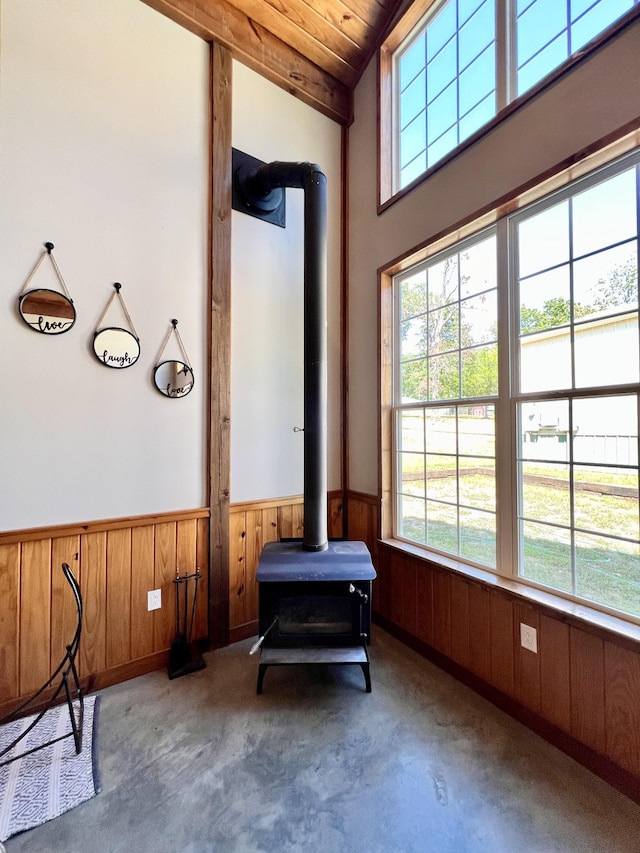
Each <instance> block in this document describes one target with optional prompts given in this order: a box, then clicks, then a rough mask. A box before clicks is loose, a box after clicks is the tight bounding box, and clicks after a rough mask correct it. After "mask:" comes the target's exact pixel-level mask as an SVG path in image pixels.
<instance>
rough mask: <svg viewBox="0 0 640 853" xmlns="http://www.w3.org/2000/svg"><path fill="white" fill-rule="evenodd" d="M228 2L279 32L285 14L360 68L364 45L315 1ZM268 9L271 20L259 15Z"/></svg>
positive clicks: (300, 27)
mask: <svg viewBox="0 0 640 853" xmlns="http://www.w3.org/2000/svg"><path fill="white" fill-rule="evenodd" d="M208 2H210V3H215V0H208ZM228 2H229V3H231V4H232V5H233V6H236V7H237V8H238V9H240V10H241V11H242V12H244V13H245V14H246V15H248V16H249V17H250V18H253V19H254V20H256V21H259V23H261V24H262V25H263V26H265V27H267V29H268V30H270V31H271V32H272V33H275V34H276V35H280V32H279V28H280V27H282V25H283V22H282V19H283V18H284V19H285V20H286V21H288V22H290V23H291V24H293V25H294V26H296V27H298V29H300V30H302V32H303V33H304V34H305V36H306V37H309V38H312V39H314V40H315V41H317V42H319V43H320V44H322V45H324V47H326V48H329V50H331V51H332V53H335V54H336V55H337V56H339V57H341V58H342V59H344V60H345V61H346V62H347V63H348V64H349V65H351V66H352V67H353V68H355V69H356V70H357V69H359V67H360V61H361V58H362V47H361V45H360V44H359V43H358V42H357V41H355V40H354V39H353V38H351V36H350V35H349V33H348V32H347V31H345V30H344V29H343V28H342V27H341V26H340V25H339V24H338V26H336V25H335V24H334V23H333V22H332V21H329V20H328V19H327V18H326V17H325V16H324V15H321V14H320V13H319V12H318V10H317V9H316V8H315V5H316V4H313V5H311V4H309V3H307V2H305V0H228ZM324 6H325V8H327V9H329V8H332V6H333V3H328V2H325V3H324ZM269 10H273V12H272V13H271V15H270V18H271V20H269V21H267V20H263V19H261V18H259V17H258V15H259V14H262V15H264V16H265V17H266V16H267V14H268V12H269ZM272 22H273V24H272ZM369 37H370V34H369Z"/></svg>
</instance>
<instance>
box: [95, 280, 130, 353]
mask: <svg viewBox="0 0 640 853" xmlns="http://www.w3.org/2000/svg"><path fill="white" fill-rule="evenodd" d="M113 286H114V288H115V291H114V293H112V294H111V299H110V300H109V302H108V303H107V307H106V308H105V309H104V311H103V312H102V317H100V319H99V320H98V325H97V327H96V330H95V332H94V334H93V351H94V352H95V354H96V358H97V359H98V361H99V362H100V364H104V365H105V366H106V367H115V368H117V369H118V370H121V369H123V368H125V367H131V366H132V365H134V364H135V363H136V361H137V360H138V358H139V357H140V339H139V337H138V334H137V332H136V330H135V326H134V325H133V321H132V320H131V315H130V314H129V312H128V311H127V306H126V305H125V304H124V299H123V298H122V294H121V293H120V288H121V287H122V285H121V284H120V283H119V282H116V283H115V284H114V285H113ZM116 296H117V297H118V299H119V300H120V304H121V305H122V310H123V311H124V313H125V316H126V318H127V322H128V323H129V326H130V327H131V331H128V330H127V329H122V328H120V327H118V326H105V328H104V329H101V328H100V326H101V325H102V322H103V320H104V318H105V316H106V314H107V311H108V310H109V308H111V303H112V302H113V300H114V299H115V297H116Z"/></svg>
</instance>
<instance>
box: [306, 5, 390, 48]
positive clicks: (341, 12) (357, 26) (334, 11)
mask: <svg viewBox="0 0 640 853" xmlns="http://www.w3.org/2000/svg"><path fill="white" fill-rule="evenodd" d="M299 2H300V4H301V5H304V6H305V7H306V9H307V10H309V9H310V10H311V11H312V12H313V13H315V14H316V15H318V16H319V17H321V18H324V20H325V21H327V23H328V24H330V25H331V26H332V27H335V28H336V29H337V30H340V32H343V33H344V34H345V35H346V36H348V37H349V38H350V39H351V41H352V42H354V44H357V45H358V47H360V48H361V49H362V48H364V47H365V46H366V45H367V44H369V42H370V41H371V40H372V39H373V38H375V36H376V29H375V26H373V25H372V24H371V23H369V22H368V21H365V20H364V19H363V18H361V17H360V16H359V15H357V14H356V13H355V12H354V11H353V9H350V8H349V6H347V5H345V4H344V3H343V2H342V0H322V2H318V0H299Z"/></svg>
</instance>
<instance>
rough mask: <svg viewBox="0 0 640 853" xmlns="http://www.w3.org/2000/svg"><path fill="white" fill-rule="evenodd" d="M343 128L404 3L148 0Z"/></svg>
mask: <svg viewBox="0 0 640 853" xmlns="http://www.w3.org/2000/svg"><path fill="white" fill-rule="evenodd" d="M143 2H145V3H147V5H148V6H151V7H152V8H154V9H156V10H157V11H159V12H162V13H163V14H165V15H167V16H168V17H169V18H171V19H172V20H174V21H176V22H177V23H179V24H181V25H182V26H184V27H186V28H187V29H189V30H190V31H191V32H193V33H195V34H196V35H199V36H201V37H202V38H204V39H206V40H208V41H215V42H216V43H218V44H221V45H223V46H224V47H226V48H228V49H229V50H230V51H231V53H232V55H233V56H234V57H235V58H236V59H239V60H240V61H241V62H244V63H245V64H246V65H248V66H249V67H250V68H253V69H254V70H255V71H258V72H259V73H261V74H263V75H264V76H265V77H267V78H268V79H269V80H271V81H272V82H274V83H276V84H277V85H279V86H281V87H282V88H284V89H286V90H287V91H289V92H291V93H292V94H295V95H297V96H298V97H299V98H300V99H301V100H303V101H305V102H306V103H308V104H310V105H311V106H313V107H315V108H316V109H318V110H320V111H321V112H323V113H324V114H325V115H328V116H329V117H330V118H332V119H334V120H335V121H337V122H339V123H340V124H349V123H350V121H351V118H352V90H353V87H354V86H355V84H356V83H357V82H358V80H359V79H360V75H361V74H362V72H363V71H364V69H365V67H366V65H367V64H368V62H369V60H370V59H371V57H372V56H373V55H374V53H375V51H376V49H377V47H378V46H379V44H380V42H381V41H382V39H383V37H384V35H385V34H386V30H387V28H388V25H389V23H390V22H391V20H392V19H393V17H394V15H395V13H396V11H397V10H398V9H399V8H400V6H401V5H402V3H403V0H309V2H305V0H143Z"/></svg>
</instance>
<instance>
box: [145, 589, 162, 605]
mask: <svg viewBox="0 0 640 853" xmlns="http://www.w3.org/2000/svg"><path fill="white" fill-rule="evenodd" d="M161 607H162V590H160V589H150V590H149V592H148V593H147V610H160V608H161Z"/></svg>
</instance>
